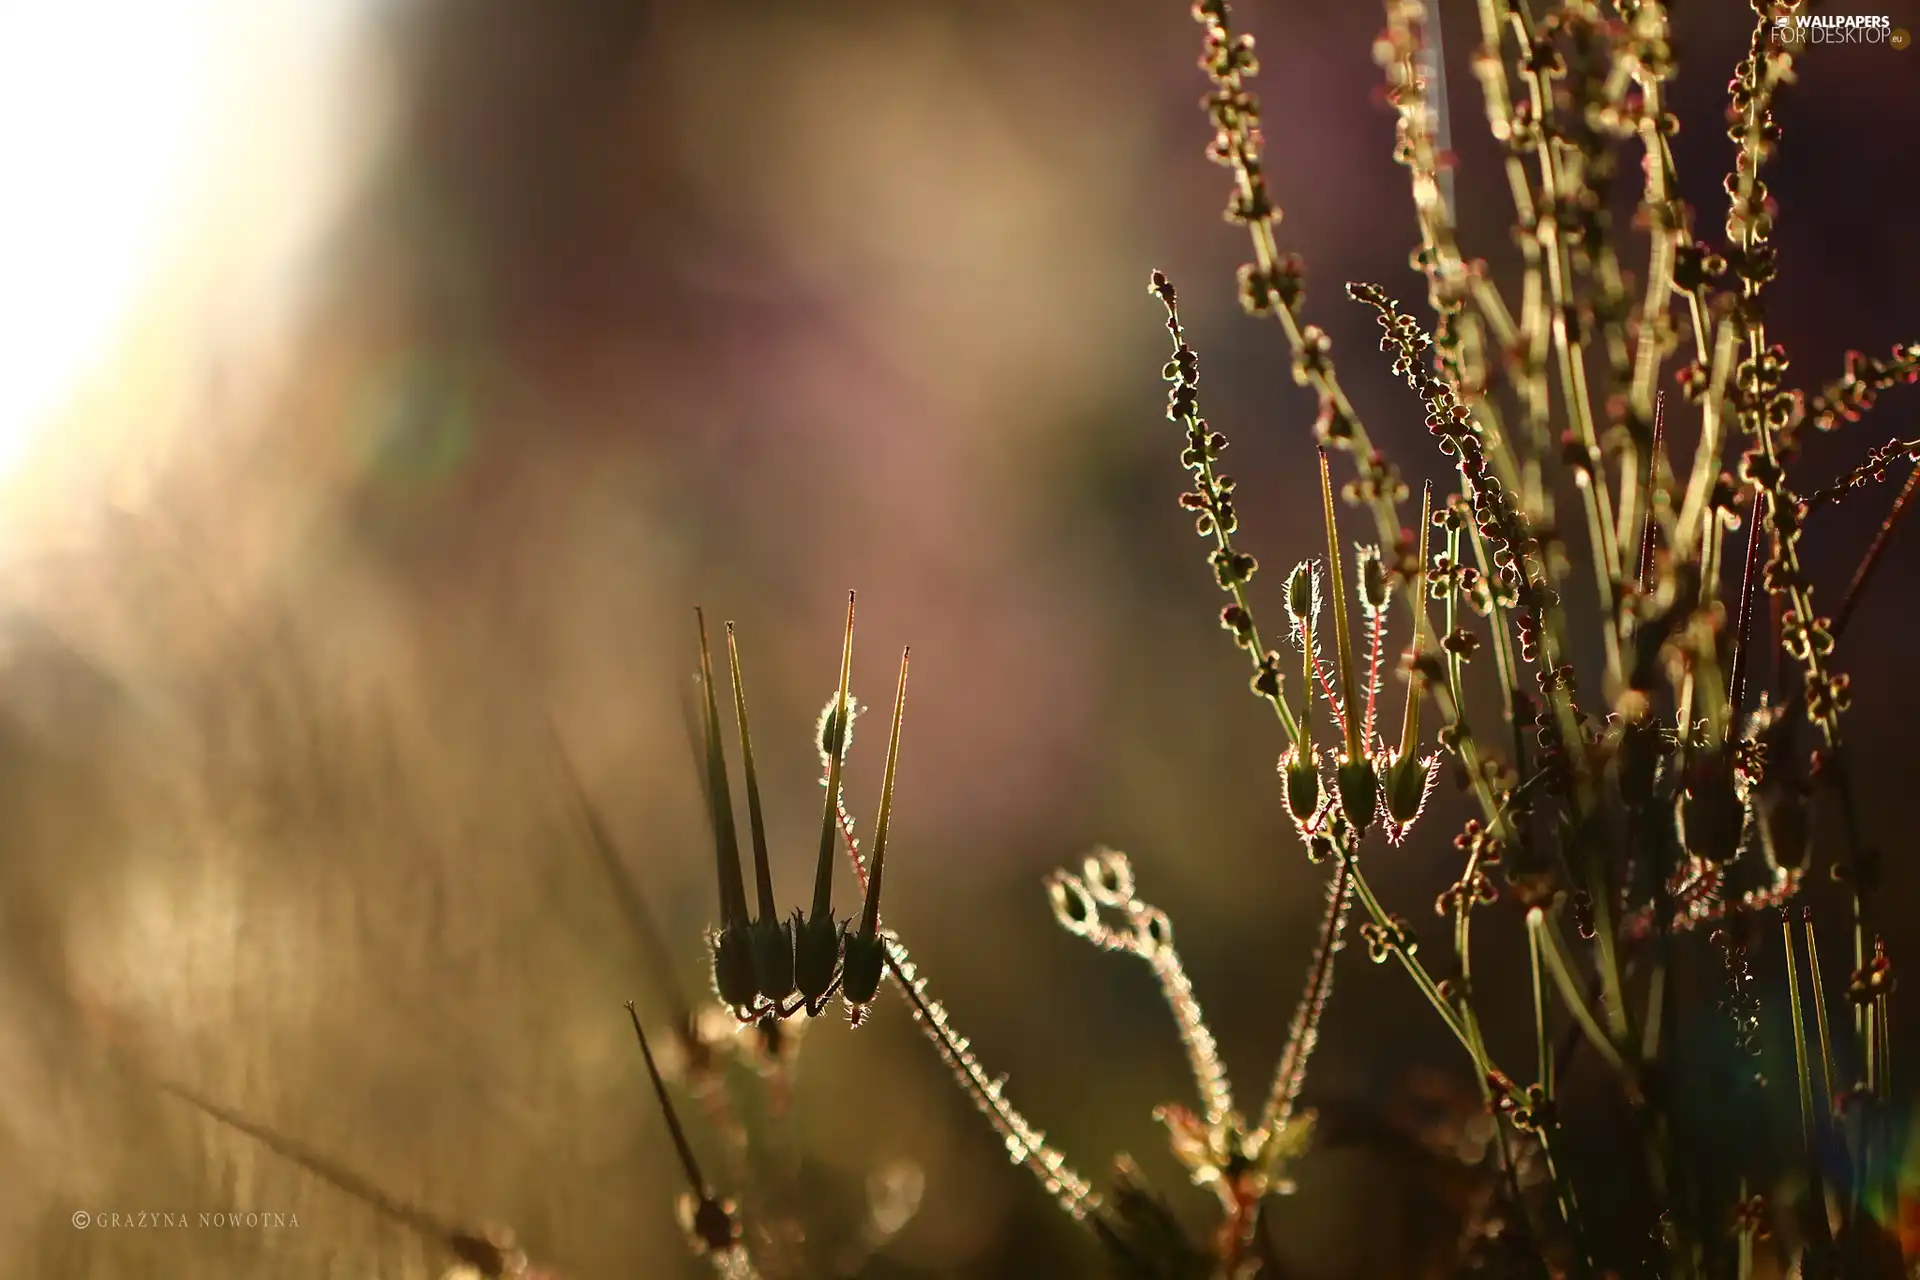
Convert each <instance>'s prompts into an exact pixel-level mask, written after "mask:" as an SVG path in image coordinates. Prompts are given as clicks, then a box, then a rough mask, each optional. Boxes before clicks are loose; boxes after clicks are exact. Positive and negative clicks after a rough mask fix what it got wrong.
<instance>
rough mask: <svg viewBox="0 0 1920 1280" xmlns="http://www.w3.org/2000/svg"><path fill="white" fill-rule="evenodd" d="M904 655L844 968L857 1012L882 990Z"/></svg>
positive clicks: (845, 987)
mask: <svg viewBox="0 0 1920 1280" xmlns="http://www.w3.org/2000/svg"><path fill="white" fill-rule="evenodd" d="M912 652H913V651H912V650H911V649H907V650H903V651H902V652H901V654H900V682H899V684H898V685H897V686H895V688H894V693H893V727H892V729H891V730H890V731H889V732H888V734H887V767H886V772H885V773H884V774H883V775H882V777H881V780H880V816H879V818H878V819H877V821H876V822H875V825H874V829H873V857H872V858H871V859H869V860H868V862H867V900H866V903H865V904H864V906H863V907H862V908H861V911H860V929H859V931H858V932H857V933H853V934H851V935H849V936H848V938H847V944H846V957H845V960H844V961H843V963H842V967H841V978H840V994H841V995H842V996H843V997H845V998H846V1001H847V1003H848V1004H849V1005H851V1006H852V1007H853V1008H854V1009H855V1010H856V1011H857V1010H858V1009H859V1008H860V1007H861V1006H862V1005H865V1004H867V1003H868V1002H869V1001H871V1000H872V999H873V997H874V996H875V995H876V994H877V993H878V992H879V990H880V973H881V970H882V969H883V968H884V967H885V961H886V952H885V947H886V943H885V942H884V941H883V940H882V939H881V937H880V877H881V873H882V872H884V871H885V870H886V858H887V827H888V824H889V823H890V822H891V820H892V818H893V777H894V769H895V766H897V765H898V764H899V761H900V721H901V717H902V716H903V715H904V713H905V711H906V706H907V659H908V657H909V656H910V655H911V654H912Z"/></svg>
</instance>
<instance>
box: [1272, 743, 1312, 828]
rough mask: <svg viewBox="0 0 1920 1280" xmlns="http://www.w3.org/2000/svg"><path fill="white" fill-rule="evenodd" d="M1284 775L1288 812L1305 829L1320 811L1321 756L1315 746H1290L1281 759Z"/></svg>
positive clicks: (1281, 769)
mask: <svg viewBox="0 0 1920 1280" xmlns="http://www.w3.org/2000/svg"><path fill="white" fill-rule="evenodd" d="M1280 776H1281V777H1282V778H1283V779H1285V781H1286V791H1287V811H1288V812H1289V813H1291V814H1292V815H1293V820H1294V821H1295V822H1297V823H1299V824H1300V825H1301V826H1305V825H1306V824H1307V823H1309V822H1312V821H1313V818H1314V815H1315V814H1317V813H1319V812H1320V798H1321V794H1322V788H1321V785H1320V753H1319V752H1318V751H1316V750H1315V749H1314V747H1313V745H1312V744H1311V743H1308V744H1307V745H1306V746H1305V747H1303V748H1299V749H1296V748H1292V747H1289V748H1288V749H1287V751H1286V753H1285V754H1284V755H1282V756H1281V757H1280Z"/></svg>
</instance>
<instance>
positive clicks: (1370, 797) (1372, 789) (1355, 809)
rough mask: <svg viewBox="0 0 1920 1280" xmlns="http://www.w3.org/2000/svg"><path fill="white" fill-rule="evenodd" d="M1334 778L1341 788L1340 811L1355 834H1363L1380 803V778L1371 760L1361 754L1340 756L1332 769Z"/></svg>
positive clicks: (1371, 821) (1371, 823) (1370, 823)
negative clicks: (1355, 757)
mask: <svg viewBox="0 0 1920 1280" xmlns="http://www.w3.org/2000/svg"><path fill="white" fill-rule="evenodd" d="M1335 781H1336V782H1337V783H1338V784H1339V788H1340V810H1341V812H1343V813H1345V814H1346V815H1347V821H1348V822H1349V823H1350V824H1351V825H1352V826H1353V829H1354V831H1355V833H1356V834H1360V835H1364V834H1366V830H1367V828H1368V827H1370V826H1372V825H1373V818H1374V814H1375V812H1376V811H1377V810H1378V808H1379V804H1380V780H1379V779H1378V778H1377V777H1375V776H1374V772H1373V762H1372V761H1370V760H1367V759H1365V758H1364V757H1363V758H1361V759H1357V760H1348V759H1344V758H1343V759H1342V760H1341V761H1340V767H1339V768H1338V769H1337V770H1336V771H1335Z"/></svg>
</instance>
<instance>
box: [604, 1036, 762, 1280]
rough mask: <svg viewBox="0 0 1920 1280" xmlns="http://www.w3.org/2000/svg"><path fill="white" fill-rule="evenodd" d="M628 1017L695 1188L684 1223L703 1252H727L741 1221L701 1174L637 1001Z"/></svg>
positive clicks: (685, 1205)
mask: <svg viewBox="0 0 1920 1280" xmlns="http://www.w3.org/2000/svg"><path fill="white" fill-rule="evenodd" d="M627 1017H628V1018H629V1019H630V1020H631V1021H632V1022H633V1034H634V1036H635V1037H636V1038H637V1039H638V1040H639V1041H640V1055H641V1057H643V1058H644V1059H645V1060H646V1064H647V1075H648V1077H649V1078H650V1079H651V1080H652V1081H653V1091H654V1094H655V1095H656V1096H657V1097H658V1098H659V1099H660V1111H661V1114H663V1115H664V1116H665V1117H666V1120H667V1134H668V1136H669V1137H670V1138H672V1140H673V1149H674V1153H675V1154H676V1155H678V1156H679V1157H680V1167H681V1168H682V1169H683V1170H684V1171H685V1172H686V1175H687V1185H688V1187H689V1188H691V1191H690V1193H689V1194H688V1195H686V1196H685V1197H683V1198H682V1200H681V1202H680V1216H681V1219H682V1225H683V1226H684V1227H685V1228H686V1229H687V1231H688V1233H689V1235H691V1236H692V1237H693V1238H694V1241H695V1243H696V1244H697V1245H698V1246H699V1247H701V1248H702V1250H703V1251H709V1252H714V1253H723V1252H726V1251H727V1250H729V1249H731V1248H733V1246H734V1245H735V1244H736V1243H738V1241H739V1238H740V1228H739V1223H738V1222H737V1221H735V1219H734V1216H733V1212H732V1208H731V1206H730V1205H728V1204H727V1203H726V1202H725V1201H723V1200H721V1199H720V1198H719V1197H718V1196H717V1195H715V1194H714V1192H713V1188H712V1187H710V1186H708V1185H707V1180H706V1178H705V1177H703V1176H702V1175H701V1173H700V1164H699V1162H698V1161H697V1160H695V1159H694V1155H693V1145H692V1144H691V1143H689V1142H688V1141H687V1134H686V1130H684V1129H682V1128H681V1127H680V1117H679V1115H678V1114H677V1113H676V1112H675V1111H674V1109H673V1099H672V1098H671V1097H669V1096H668V1094H667V1082H666V1081H665V1080H664V1079H662V1078H661V1075H660V1066H659V1064H658V1063H657V1062H655V1061H654V1057H653V1048H652V1046H651V1045H649V1044H648V1043H647V1033H646V1030H645V1028H643V1027H642V1026H641V1025H640V1014H639V1012H638V1011H637V1010H635V1009H634V1007H633V1001H631V1000H629V1001H627Z"/></svg>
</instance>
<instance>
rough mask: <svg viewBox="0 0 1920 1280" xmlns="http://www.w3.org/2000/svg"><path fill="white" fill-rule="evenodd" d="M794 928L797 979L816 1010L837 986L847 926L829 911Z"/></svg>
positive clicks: (810, 1010) (801, 989)
mask: <svg viewBox="0 0 1920 1280" xmlns="http://www.w3.org/2000/svg"><path fill="white" fill-rule="evenodd" d="M794 932H795V935H796V938H795V942H796V946H795V950H794V975H793V976H794V981H795V983H796V984H797V985H798V986H799V988H800V994H801V996H802V997H803V998H805V1000H806V1002H807V1008H808V1010H809V1012H812V1011H815V1010H817V1009H818V1008H819V1006H820V1005H821V1004H823V1003H825V1001H826V998H827V993H828V992H829V991H831V990H832V989H833V978H834V974H835V973H836V972H837V971H838V970H839V968H840V941H841V939H842V937H844V936H845V934H846V932H847V926H846V924H845V923H844V922H836V921H835V920H834V918H833V915H832V914H831V913H828V914H827V915H823V916H814V917H813V918H812V919H810V920H807V921H805V922H804V923H801V924H800V925H799V926H798V927H797V928H796V929H795V930H794Z"/></svg>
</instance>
